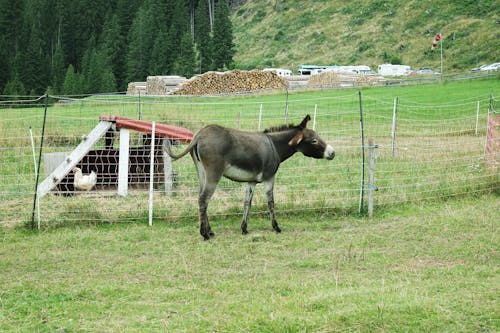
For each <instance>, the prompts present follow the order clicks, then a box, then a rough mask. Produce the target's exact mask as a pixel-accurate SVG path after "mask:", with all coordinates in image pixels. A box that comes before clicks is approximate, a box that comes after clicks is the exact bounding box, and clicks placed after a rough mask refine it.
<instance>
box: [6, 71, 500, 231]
mask: <svg viewBox="0 0 500 333" xmlns="http://www.w3.org/2000/svg"><path fill="white" fill-rule="evenodd" d="M361 92H362V99H363V111H364V118H365V136H366V138H369V137H371V138H374V140H375V143H376V144H378V145H379V146H380V148H379V149H377V159H376V176H375V185H377V186H378V187H379V189H380V190H379V191H378V192H377V193H376V196H375V204H376V206H387V205H391V204H395V203H400V202H405V201H424V202H425V201H429V200H439V199H440V198H443V197H453V196H462V195H464V194H467V193H482V192H489V191H491V190H494V189H495V188H498V176H497V175H495V174H490V173H488V172H487V171H486V166H485V164H484V158H483V156H484V144H485V128H486V119H487V115H486V112H487V107H488V103H489V95H490V94H493V96H498V95H499V94H500V80H497V79H496V78H493V79H481V80H465V81H459V82H445V83H443V84H433V85H421V86H407V87H378V88H363V89H362V90H361ZM395 97H398V98H399V111H398V131H397V151H396V156H395V157H392V154H391V149H390V147H391V138H390V134H391V124H392V110H393V101H394V98H395ZM141 102H142V104H141V106H140V108H141V109H142V114H143V119H146V120H155V121H159V122H162V123H167V124H173V125H180V126H185V127H188V128H190V129H191V130H193V131H197V130H198V129H200V128H201V127H202V126H203V125H206V124H208V123H218V124H221V125H225V126H229V127H234V126H235V123H236V119H237V117H238V116H239V119H240V122H239V125H240V127H241V128H242V129H245V130H256V129H257V127H258V124H257V122H258V116H259V108H260V106H261V105H262V109H263V118H262V124H261V129H264V128H266V127H269V126H273V125H279V124H282V123H283V122H284V113H285V112H284V110H285V102H286V96H285V94H283V93H276V92H274V93H265V94H255V95H247V96H221V97H205V98H201V97H173V98H172V97H170V98H142V99H141ZM477 102H480V115H479V127H478V133H477V134H476V133H475V132H474V125H475V120H476V107H477ZM497 104H498V102H495V103H494V107H495V108H496V109H498V105H497ZM315 106H316V107H317V111H318V117H317V131H318V133H319V134H320V135H321V136H322V137H323V138H325V139H326V140H327V141H328V142H329V143H331V144H332V145H334V146H335V148H336V149H337V156H336V158H335V160H333V161H331V162H329V161H324V160H312V159H307V158H304V157H302V156H300V155H299V154H298V155H297V156H294V157H293V158H292V159H290V160H289V161H286V162H285V163H283V165H282V166H281V167H280V171H279V172H278V175H277V180H276V201H277V207H278V209H279V210H280V211H283V212H293V211H297V210H299V211H300V210H302V211H310V210H316V211H326V210H328V211H342V212H350V213H355V212H356V211H357V208H358V200H359V185H360V174H361V169H360V168H361V167H360V165H361V161H360V148H359V147H360V130H359V97H358V90H350V89H348V90H324V91H303V92H294V93H290V94H289V96H288V111H289V119H290V122H293V123H298V122H299V121H300V120H301V119H302V118H303V117H304V115H305V114H306V113H310V114H313V112H314V109H315ZM138 110H139V105H138V104H137V99H136V98H130V97H123V96H122V97H111V98H110V97H102V96H100V97H91V98H87V99H84V100H81V101H76V102H74V103H61V104H57V105H54V106H51V107H49V109H48V117H47V127H46V132H45V134H46V135H45V141H44V153H50V152H65V151H72V150H73V149H74V148H75V147H76V145H77V144H78V143H79V142H80V141H81V139H82V136H84V135H86V134H88V133H89V132H90V131H91V129H92V128H93V127H94V126H95V125H96V124H97V121H98V117H99V115H101V114H114V115H122V116H127V117H131V118H137V115H138ZM42 115H43V108H30V109H21V108H17V109H1V110H0V129H1V130H0V133H1V134H0V143H1V148H0V159H1V160H2V163H0V201H1V207H2V209H1V210H0V221H1V222H2V225H13V224H21V223H23V222H27V221H30V219H31V207H32V200H33V193H32V192H33V189H34V175H33V157H32V151H31V147H30V139H29V132H28V128H29V127H30V126H31V127H32V128H33V131H34V135H35V143H36V145H37V146H38V145H39V142H40V141H39V140H40V133H41V128H40V127H41V123H42ZM132 139H133V140H132V141H133V144H134V145H137V144H138V141H139V140H138V139H139V135H137V134H132ZM98 146H100V147H102V146H103V142H99V144H98ZM174 168H175V169H176V171H177V172H178V179H177V183H176V189H177V194H176V195H174V196H172V197H166V196H164V195H161V194H158V195H155V219H162V220H171V221H175V220H177V219H183V218H185V217H186V216H188V217H193V216H194V217H196V215H197V198H196V192H197V187H198V181H197V176H196V172H195V170H194V166H193V163H192V161H191V160H190V158H189V157H186V158H184V159H181V160H179V161H176V162H175V165H174ZM42 170H43V166H42ZM44 177H45V173H42V179H43V178H44ZM243 187H244V185H241V184H237V183H234V182H230V181H227V180H223V181H222V182H221V186H220V187H219V190H218V191H217V192H216V195H215V197H214V200H212V203H211V207H210V214H211V215H215V216H227V215H234V214H239V213H240V212H241V205H242V198H243V196H244V188H243ZM261 192H262V191H261V189H260V187H258V188H257V193H256V198H255V209H254V210H253V211H254V212H255V213H259V214H266V213H265V211H266V202H265V198H264V195H263V193H261ZM103 198H105V200H104V202H105V203H106V204H105V205H103V204H102V203H103ZM145 215H147V193H146V192H145V190H143V191H142V192H141V193H132V194H131V195H130V196H128V197H126V198H122V197H118V196H109V193H107V194H106V196H101V195H95V196H89V197H85V198H84V199H82V198H80V197H78V196H77V197H73V198H68V197H63V196H47V197H45V198H43V200H42V226H44V227H48V228H51V227H55V226H59V225H61V224H63V225H64V224H67V223H75V224H78V223H80V222H82V221H84V222H85V221H95V220H99V221H102V222H109V223H116V222H133V221H137V220H138V219H141V218H142V217H143V216H145Z"/></svg>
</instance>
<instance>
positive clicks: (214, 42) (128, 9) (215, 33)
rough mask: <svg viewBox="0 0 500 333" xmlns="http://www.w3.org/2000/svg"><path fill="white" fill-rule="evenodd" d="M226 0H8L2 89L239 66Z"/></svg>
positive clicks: (102, 86)
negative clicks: (235, 54) (236, 62)
mask: <svg viewBox="0 0 500 333" xmlns="http://www.w3.org/2000/svg"><path fill="white" fill-rule="evenodd" d="M234 52H235V51H234V43H233V33H232V25H231V21H230V18H229V5H228V2H227V1H226V0H109V1H99V0H80V1H71V0H16V1H12V0H0V94H3V95H41V94H44V93H46V92H49V93H51V94H64V95H78V94H91V93H103V92H119V91H124V90H126V86H127V84H128V82H131V81H145V79H146V77H147V76H148V75H181V76H185V77H188V78H189V77H191V76H192V75H194V74H197V73H203V72H206V71H209V70H222V69H227V68H231V66H232V62H233V55H234Z"/></svg>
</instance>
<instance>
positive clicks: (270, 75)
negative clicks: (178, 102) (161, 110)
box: [174, 70, 288, 95]
mask: <svg viewBox="0 0 500 333" xmlns="http://www.w3.org/2000/svg"><path fill="white" fill-rule="evenodd" d="M287 86H288V80H286V79H284V78H282V77H279V76H278V75H277V74H276V73H275V72H270V71H259V70H252V71H243V70H233V71H230V72H223V73H221V72H207V73H205V74H203V75H199V76H195V77H193V78H191V79H190V80H188V81H187V82H185V83H184V84H183V85H182V86H181V87H180V88H179V89H177V90H176V91H175V92H174V94H176V95H220V94H233V93H241V92H248V91H256V90H264V89H281V88H285V87H287Z"/></svg>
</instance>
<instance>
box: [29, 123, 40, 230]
mask: <svg viewBox="0 0 500 333" xmlns="http://www.w3.org/2000/svg"><path fill="white" fill-rule="evenodd" d="M30 139H31V150H32V152H33V165H34V168H35V181H36V179H37V177H38V169H37V167H38V165H37V163H36V153H35V140H34V139H33V130H32V129H31V126H30ZM36 208H37V212H38V229H40V198H39V197H37V200H36Z"/></svg>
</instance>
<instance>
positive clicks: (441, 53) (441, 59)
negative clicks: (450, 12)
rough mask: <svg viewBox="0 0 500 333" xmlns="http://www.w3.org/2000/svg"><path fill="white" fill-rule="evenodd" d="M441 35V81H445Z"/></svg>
mask: <svg viewBox="0 0 500 333" xmlns="http://www.w3.org/2000/svg"><path fill="white" fill-rule="evenodd" d="M439 35H440V36H441V38H440V39H439V41H440V42H441V43H440V44H441V81H443V34H442V33H441V32H440V33H439Z"/></svg>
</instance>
